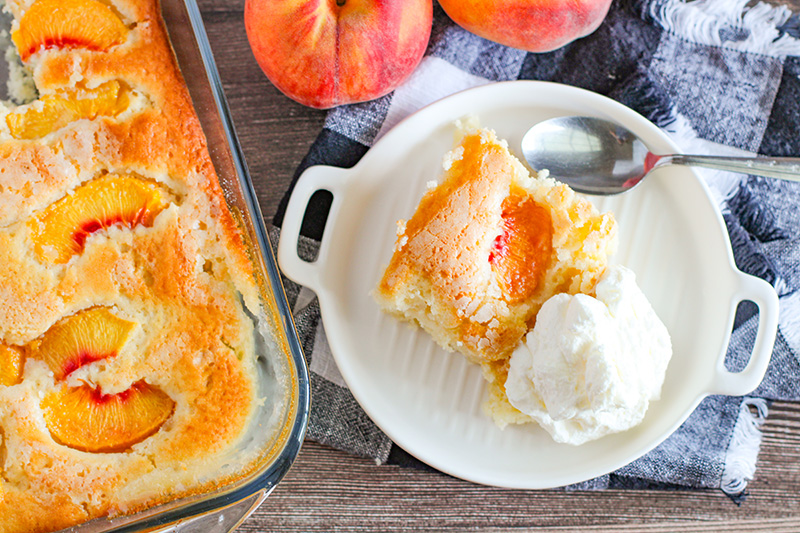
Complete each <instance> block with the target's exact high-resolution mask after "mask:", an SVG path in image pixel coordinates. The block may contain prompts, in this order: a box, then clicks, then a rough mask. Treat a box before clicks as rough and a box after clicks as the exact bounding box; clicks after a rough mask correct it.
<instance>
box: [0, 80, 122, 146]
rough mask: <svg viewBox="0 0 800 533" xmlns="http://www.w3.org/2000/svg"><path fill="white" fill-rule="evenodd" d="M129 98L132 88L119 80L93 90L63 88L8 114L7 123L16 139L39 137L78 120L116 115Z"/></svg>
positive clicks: (108, 82)
mask: <svg viewBox="0 0 800 533" xmlns="http://www.w3.org/2000/svg"><path fill="white" fill-rule="evenodd" d="M130 100H131V91H130V89H129V88H128V87H127V86H125V85H124V84H122V83H120V82H119V81H117V80H111V81H107V82H105V83H103V84H101V85H98V86H97V87H94V88H91V89H87V88H83V87H76V88H70V89H63V90H60V91H58V92H56V93H53V94H46V95H44V96H42V97H41V98H39V100H37V101H36V102H33V103H32V104H26V105H24V106H20V107H19V108H18V109H17V110H16V111H14V112H12V113H9V114H8V115H6V124H7V125H8V129H9V131H10V132H11V136H12V137H14V138H15V139H21V140H31V139H38V138H41V137H44V136H45V135H47V134H49V133H52V132H54V131H56V130H59V129H61V128H63V127H64V126H67V125H68V124H71V123H73V122H75V121H77V120H82V119H89V120H93V119H95V118H97V117H116V116H117V115H119V114H120V113H122V112H123V111H125V110H126V109H127V108H128V106H129V105H130Z"/></svg>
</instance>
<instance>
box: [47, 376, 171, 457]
mask: <svg viewBox="0 0 800 533" xmlns="http://www.w3.org/2000/svg"><path fill="white" fill-rule="evenodd" d="M174 409H175V402H173V401H172V399H171V398H170V397H169V396H168V395H167V394H166V393H165V392H164V391H162V390H161V389H159V388H157V387H154V386H152V385H150V384H148V383H146V382H145V381H138V382H136V383H134V384H133V385H131V387H130V388H128V389H127V390H124V391H122V392H120V393H117V394H103V393H102V392H101V391H100V389H99V388H95V387H92V386H90V385H87V384H83V385H81V386H79V387H66V386H62V387H61V388H59V389H57V390H55V391H53V392H51V393H49V394H48V395H46V396H45V397H44V400H42V410H43V412H44V420H45V423H46V424H47V428H48V429H49V430H50V434H51V435H52V437H53V439H54V440H55V441H56V442H58V443H59V444H62V445H64V446H68V447H70V448H74V449H76V450H81V451H84V452H93V453H114V452H122V451H125V450H127V449H128V448H130V447H131V446H133V445H134V444H136V443H138V442H142V441H143V440H145V439H146V438H148V437H150V436H151V435H153V434H154V433H155V432H157V431H158V430H159V429H160V428H161V426H162V425H163V424H164V422H166V421H167V419H168V418H169V417H170V416H172V412H173V410H174Z"/></svg>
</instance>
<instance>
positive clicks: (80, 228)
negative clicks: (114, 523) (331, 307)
mask: <svg viewBox="0 0 800 533" xmlns="http://www.w3.org/2000/svg"><path fill="white" fill-rule="evenodd" d="M6 10H7V11H9V12H10V13H11V14H12V15H13V18H14V22H13V26H12V31H11V40H12V41H13V46H14V47H15V48H16V51H17V53H18V56H19V58H18V59H17V61H21V63H22V65H24V67H23V71H24V73H25V80H22V81H26V80H27V81H32V82H33V84H35V90H36V94H35V95H34V98H33V99H32V100H30V101H29V102H28V103H24V104H20V105H14V104H11V103H5V104H0V265H2V267H1V268H0V531H2V532H36V531H52V530H56V529H60V528H65V527H69V526H72V525H75V524H78V523H81V522H84V521H87V520H90V519H92V518H95V517H101V516H113V515H117V514H123V513H131V512H135V511H137V510H139V509H142V508H145V507H149V506H152V505H156V504H159V503H162V502H165V501H169V500H172V499H175V498H177V497H180V496H184V495H187V494H192V493H197V492H200V491H205V490H209V488H213V487H215V486H218V485H219V484H220V483H222V482H223V478H225V479H230V478H231V477H232V476H236V475H244V473H246V471H247V469H248V467H249V463H248V461H252V460H254V459H255V458H253V457H251V458H250V459H246V458H242V457H241V456H240V455H237V454H235V453H234V450H236V448H237V446H239V445H240V441H241V440H242V438H243V435H244V433H245V430H246V428H247V427H248V424H249V423H250V421H251V419H252V418H253V413H254V410H255V408H256V406H257V405H259V404H260V403H261V402H262V400H261V399H260V398H258V397H257V396H258V394H257V392H258V391H257V387H256V382H255V380H256V362H255V355H254V353H255V348H254V346H255V342H256V341H255V339H256V335H257V332H256V326H255V325H254V320H253V318H252V317H253V315H254V314H256V309H258V307H259V296H258V291H257V285H256V282H255V280H254V274H253V270H252V266H251V263H250V258H249V257H248V252H247V249H246V247H245V245H244V243H243V239H242V236H241V233H240V230H239V227H238V226H237V224H236V223H235V222H234V218H233V216H232V215H231V213H230V211H229V210H228V207H227V205H226V202H225V198H224V196H223V191H222V189H221V187H220V183H219V181H218V178H217V176H216V173H215V170H214V168H213V165H212V162H211V160H210V157H209V154H208V150H207V146H206V141H205V137H204V135H203V132H202V131H201V128H200V123H199V121H198V119H197V117H196V115H195V112H194V109H193V107H192V103H191V100H190V97H189V93H188V91H187V88H186V86H185V83H184V81H183V79H182V77H181V74H180V71H179V70H178V66H177V64H176V61H175V58H174V56H173V54H172V50H171V48H170V44H169V41H168V38H167V34H166V31H165V28H164V24H163V21H162V19H161V14H160V9H159V5H158V2H157V1H156V0H8V1H7V2H6ZM17 81H20V80H19V79H18V80H17Z"/></svg>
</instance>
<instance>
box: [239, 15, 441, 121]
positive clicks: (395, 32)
mask: <svg viewBox="0 0 800 533" xmlns="http://www.w3.org/2000/svg"><path fill="white" fill-rule="evenodd" d="M432 18H433V3H432V0H247V1H246V2H245V9H244V21H245V28H246V30H247V38H248V40H249V41H250V47H251V48H252V50H253V54H254V55H255V57H256V60H257V61H258V64H259V65H260V66H261V69H262V70H263V71H264V73H265V74H266V75H267V77H268V78H269V79H270V81H271V82H272V83H273V84H274V85H275V86H276V87H277V88H278V89H279V90H280V91H281V92H283V93H284V94H285V95H287V96H288V97H289V98H292V99H293V100H296V101H298V102H300V103H301V104H304V105H307V106H310V107H316V108H320V109H324V108H329V107H334V106H337V105H341V104H350V103H355V102H364V101H367V100H372V99H375V98H378V97H380V96H383V95H385V94H387V93H389V92H390V91H392V90H394V89H395V88H396V87H397V86H398V85H400V84H401V83H402V82H403V81H404V80H405V79H406V78H407V77H408V76H409V75H410V74H411V72H413V70H414V68H416V66H417V65H418V64H419V62H420V60H421V59H422V55H423V53H424V52H425V48H426V47H427V45H428V40H429V39H430V34H431V24H432Z"/></svg>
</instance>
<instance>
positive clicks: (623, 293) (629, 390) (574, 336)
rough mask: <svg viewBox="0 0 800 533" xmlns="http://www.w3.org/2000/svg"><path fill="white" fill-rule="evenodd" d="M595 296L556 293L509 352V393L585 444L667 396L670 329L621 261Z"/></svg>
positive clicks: (549, 426) (560, 435)
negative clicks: (664, 389) (664, 393)
mask: <svg viewBox="0 0 800 533" xmlns="http://www.w3.org/2000/svg"><path fill="white" fill-rule="evenodd" d="M596 293H597V297H596V298H593V297H591V296H588V295H585V294H576V295H574V296H573V295H568V294H558V295H556V296H553V297H552V298H550V299H549V300H548V301H547V302H545V304H544V305H543V306H542V308H541V310H540V311H539V314H538V315H537V316H536V326H535V327H534V328H533V330H531V331H530V332H528V335H527V336H526V338H525V342H524V343H522V344H520V346H519V347H517V349H516V350H515V351H514V353H513V355H512V357H511V363H510V368H509V372H508V379H507V381H506V384H505V387H506V394H507V396H508V400H509V401H510V402H511V404H512V405H513V406H514V407H516V408H517V409H519V410H520V411H522V412H523V413H525V414H527V415H528V416H530V417H531V418H533V419H534V420H536V421H537V422H538V423H539V424H540V425H541V426H542V427H543V428H544V429H545V430H547V431H548V432H549V433H550V434H551V435H552V437H553V439H554V440H555V441H557V442H563V443H569V444H575V445H577V444H583V443H584V442H587V441H590V440H594V439H597V438H599V437H602V436H603V435H607V434H609V433H616V432H619V431H624V430H626V429H629V428H631V427H633V426H635V425H637V424H638V423H640V422H641V421H642V419H643V418H644V414H645V411H647V408H648V406H649V404H650V401H651V400H657V399H658V398H659V397H660V395H661V385H662V383H663V381H664V374H665V372H666V368H667V364H668V363H669V359H670V357H671V356H672V345H671V342H670V338H669V333H668V332H667V328H666V327H665V326H664V324H663V323H662V322H661V320H659V318H658V316H657V315H656V313H655V311H654V310H653V308H652V306H651V305H650V302H648V301H647V298H646V297H645V295H644V293H642V291H641V289H639V287H638V285H637V284H636V277H635V275H634V273H633V272H632V271H631V270H630V269H628V268H625V267H623V266H611V267H609V268H608V269H606V272H605V274H604V275H603V276H602V277H601V278H600V281H599V283H598V284H597V288H596Z"/></svg>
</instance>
